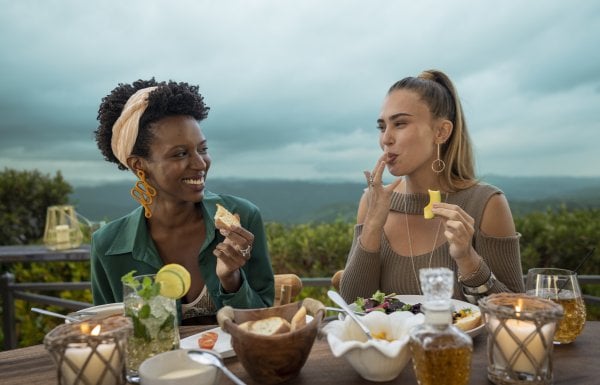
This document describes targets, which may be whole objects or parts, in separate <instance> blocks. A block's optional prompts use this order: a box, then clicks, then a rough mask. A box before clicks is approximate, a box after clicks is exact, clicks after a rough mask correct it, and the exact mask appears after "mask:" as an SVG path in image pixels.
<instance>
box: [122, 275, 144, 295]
mask: <svg viewBox="0 0 600 385" xmlns="http://www.w3.org/2000/svg"><path fill="white" fill-rule="evenodd" d="M133 274H135V270H131V271H130V272H129V273H127V274H125V275H124V276H122V277H121V282H123V284H124V285H127V286H129V287H130V288H132V289H133V290H135V291H136V292H137V289H138V286H139V285H140V283H139V281H138V280H137V279H135V278H134V277H133Z"/></svg>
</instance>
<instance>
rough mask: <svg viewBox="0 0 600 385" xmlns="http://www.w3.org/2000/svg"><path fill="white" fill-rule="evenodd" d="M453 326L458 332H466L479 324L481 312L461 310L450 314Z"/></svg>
mask: <svg viewBox="0 0 600 385" xmlns="http://www.w3.org/2000/svg"><path fill="white" fill-rule="evenodd" d="M452 318H453V323H454V326H456V327H457V328H459V329H460V330H463V331H467V330H471V329H474V328H476V327H477V326H479V325H480V324H481V312H480V311H471V309H461V310H459V311H457V312H454V313H453V314H452Z"/></svg>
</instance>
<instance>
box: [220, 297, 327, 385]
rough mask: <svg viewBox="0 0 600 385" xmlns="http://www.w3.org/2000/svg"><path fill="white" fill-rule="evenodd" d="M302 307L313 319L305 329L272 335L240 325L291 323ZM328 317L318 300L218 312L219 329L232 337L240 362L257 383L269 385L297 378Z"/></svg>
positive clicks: (223, 309) (226, 307)
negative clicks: (262, 321)
mask: <svg viewBox="0 0 600 385" xmlns="http://www.w3.org/2000/svg"><path fill="white" fill-rule="evenodd" d="M301 306H304V307H306V310H307V313H308V314H309V315H311V316H312V319H311V320H310V321H309V322H307V324H306V326H304V327H302V328H300V329H298V330H296V331H293V332H287V333H282V334H275V335H272V336H266V335H260V334H255V333H251V332H248V331H246V330H244V329H242V328H240V327H239V326H238V325H239V324H241V323H243V322H245V321H256V320H259V319H264V318H267V317H273V316H279V317H282V318H285V319H286V320H288V321H291V320H292V317H293V316H294V314H296V311H298V309H300V307H301ZM324 317H325V306H323V304H322V303H321V302H319V301H317V300H315V299H312V298H305V299H304V300H302V301H298V302H293V303H289V304H287V305H282V306H275V307H270V308H264V309H234V308H232V307H230V306H225V307H223V308H222V309H220V310H219V311H218V313H217V321H218V322H219V326H221V328H222V329H223V330H225V331H226V332H227V333H229V334H231V345H232V346H233V350H234V351H235V353H236V355H237V357H238V359H239V360H240V362H241V363H242V365H243V366H244V369H246V371H247V372H248V374H249V375H250V377H252V378H253V379H254V380H255V381H256V382H258V383H261V384H266V385H272V384H279V383H281V382H284V381H287V380H289V379H291V378H293V377H296V376H297V375H298V373H299V372H300V369H302V367H303V366H304V364H305V362H306V359H307V358H308V354H309V353H310V350H311V348H312V346H313V343H314V342H315V337H316V336H317V332H318V330H319V326H320V325H321V321H322V320H323V318H324Z"/></svg>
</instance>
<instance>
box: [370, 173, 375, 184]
mask: <svg viewBox="0 0 600 385" xmlns="http://www.w3.org/2000/svg"><path fill="white" fill-rule="evenodd" d="M369 186H375V178H374V177H373V175H371V176H370V177H369Z"/></svg>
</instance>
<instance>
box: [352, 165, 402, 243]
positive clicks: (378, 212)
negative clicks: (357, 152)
mask: <svg viewBox="0 0 600 385" xmlns="http://www.w3.org/2000/svg"><path fill="white" fill-rule="evenodd" d="M385 156H386V155H385V154H383V155H382V156H381V157H380V158H379V160H378V162H377V165H376V166H375V168H374V169H373V171H372V172H369V171H365V172H364V173H365V178H366V180H367V185H368V190H367V191H366V193H365V197H364V198H365V199H366V201H364V202H363V204H364V203H366V213H365V212H364V211H363V213H364V217H363V218H361V217H362V215H359V218H358V220H359V222H361V223H363V232H362V235H361V244H362V246H363V247H364V248H365V249H367V250H378V249H379V242H380V240H381V231H383V225H385V222H386V220H387V216H388V213H389V212H390V203H391V200H392V192H393V191H394V189H395V188H396V187H398V185H399V184H400V183H401V182H402V179H401V178H397V179H396V180H395V181H394V182H392V183H390V184H389V185H387V186H384V185H383V181H382V177H383V171H384V170H385V161H384V159H385Z"/></svg>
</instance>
